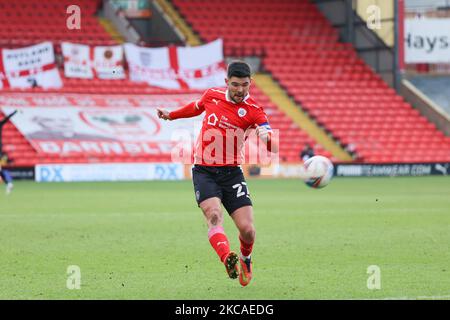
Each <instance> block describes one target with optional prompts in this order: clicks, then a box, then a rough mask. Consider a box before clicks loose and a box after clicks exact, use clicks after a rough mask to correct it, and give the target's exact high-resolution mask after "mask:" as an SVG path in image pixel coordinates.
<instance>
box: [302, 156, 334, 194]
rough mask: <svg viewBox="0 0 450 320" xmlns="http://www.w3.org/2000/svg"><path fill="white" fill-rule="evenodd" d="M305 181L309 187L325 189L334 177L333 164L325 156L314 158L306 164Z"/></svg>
mask: <svg viewBox="0 0 450 320" xmlns="http://www.w3.org/2000/svg"><path fill="white" fill-rule="evenodd" d="M304 169H305V173H304V179H303V180H304V181H305V183H306V185H307V186H309V187H311V188H315V189H320V188H323V187H325V186H326V185H328V184H329V183H330V180H331V178H332V177H333V163H332V162H331V161H330V159H328V158H327V157H324V156H314V157H311V158H309V159H308V160H306V161H305V163H304Z"/></svg>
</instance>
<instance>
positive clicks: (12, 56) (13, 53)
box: [0, 42, 62, 88]
mask: <svg viewBox="0 0 450 320" xmlns="http://www.w3.org/2000/svg"><path fill="white" fill-rule="evenodd" d="M0 82H1V83H2V86H3V87H8V86H9V87H13V88H31V87H42V88H61V87H62V81H61V78H60V76H59V72H58V68H57V67H56V64H55V55H54V52H53V44H52V43H51V42H43V43H39V44H36V45H34V46H31V47H25V48H20V49H2V50H1V63H0Z"/></svg>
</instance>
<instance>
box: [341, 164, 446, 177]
mask: <svg viewBox="0 0 450 320" xmlns="http://www.w3.org/2000/svg"><path fill="white" fill-rule="evenodd" d="M335 175H336V176H343V177H377V176H427V175H450V163H397V164H340V165H336V166H335Z"/></svg>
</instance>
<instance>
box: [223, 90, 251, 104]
mask: <svg viewBox="0 0 450 320" xmlns="http://www.w3.org/2000/svg"><path fill="white" fill-rule="evenodd" d="M248 98H250V93H247V95H246V96H245V97H244V100H242V102H244V101H245V100H247V99H248ZM225 99H227V101H228V102H231V103H234V104H236V102H234V101H233V100H231V99H230V98H229V96H228V89H227V90H226V91H225Z"/></svg>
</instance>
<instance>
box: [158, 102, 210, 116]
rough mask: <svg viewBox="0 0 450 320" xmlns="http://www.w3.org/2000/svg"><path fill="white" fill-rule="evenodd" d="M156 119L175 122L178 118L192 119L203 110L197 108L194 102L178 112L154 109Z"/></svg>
mask: <svg viewBox="0 0 450 320" xmlns="http://www.w3.org/2000/svg"><path fill="white" fill-rule="evenodd" d="M156 110H157V114H158V118H160V119H163V120H175V119H180V118H192V117H196V116H198V115H200V114H201V113H202V112H203V111H204V110H205V109H204V108H201V107H198V105H197V104H196V103H195V102H191V103H189V104H188V105H185V106H184V107H181V108H180V109H178V110H175V111H172V112H168V111H167V110H163V109H159V108H158V109H156Z"/></svg>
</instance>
